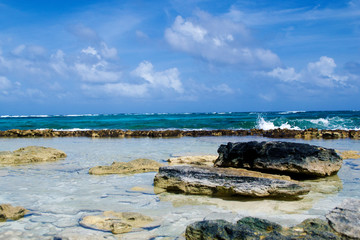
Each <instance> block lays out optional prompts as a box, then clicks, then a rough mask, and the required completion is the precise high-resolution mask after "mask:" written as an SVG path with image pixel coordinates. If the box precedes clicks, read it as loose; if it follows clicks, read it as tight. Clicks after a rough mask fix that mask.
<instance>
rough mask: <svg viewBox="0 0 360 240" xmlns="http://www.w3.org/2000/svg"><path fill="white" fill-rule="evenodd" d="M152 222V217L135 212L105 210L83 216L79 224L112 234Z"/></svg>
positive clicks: (125, 231) (128, 230)
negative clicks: (100, 212)
mask: <svg viewBox="0 0 360 240" xmlns="http://www.w3.org/2000/svg"><path fill="white" fill-rule="evenodd" d="M152 222H153V219H152V218H150V217H148V216H145V215H142V214H140V213H136V212H113V211H106V212H104V213H103V214H102V215H99V216H85V217H83V218H82V219H81V221H80V225H82V226H84V227H87V228H93V229H98V230H104V231H110V232H112V233H114V234H121V233H127V232H130V231H132V230H133V229H134V228H142V227H145V226H148V225H149V224H151V223H152Z"/></svg>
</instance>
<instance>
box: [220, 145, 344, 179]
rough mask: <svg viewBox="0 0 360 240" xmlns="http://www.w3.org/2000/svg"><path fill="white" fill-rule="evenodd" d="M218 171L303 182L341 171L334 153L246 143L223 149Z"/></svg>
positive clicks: (298, 147)
mask: <svg viewBox="0 0 360 240" xmlns="http://www.w3.org/2000/svg"><path fill="white" fill-rule="evenodd" d="M218 153H219V157H218V159H217V160H216V162H215V166H217V167H235V168H247V169H251V170H258V171H265V172H271V173H280V174H287V175H291V176H296V177H299V176H301V178H306V177H305V176H309V177H325V176H330V175H333V174H335V173H337V172H338V171H339V169H340V168H341V165H342V159H341V158H340V156H339V155H337V153H336V152H335V150H334V149H327V148H322V147H318V146H313V145H309V144H304V143H293V142H265V141H264V142H256V141H251V142H243V143H241V142H240V143H231V142H229V143H228V144H227V145H221V146H220V147H219V149H218Z"/></svg>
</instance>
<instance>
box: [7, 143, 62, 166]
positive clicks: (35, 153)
mask: <svg viewBox="0 0 360 240" xmlns="http://www.w3.org/2000/svg"><path fill="white" fill-rule="evenodd" d="M65 157H66V154H65V153H64V152H63V151H60V150H57V149H54V148H47V147H39V146H29V147H25V148H20V149H18V150H15V151H13V152H0V164H5V165H16V164H28V163H38V162H52V161H56V160H59V159H61V158H65Z"/></svg>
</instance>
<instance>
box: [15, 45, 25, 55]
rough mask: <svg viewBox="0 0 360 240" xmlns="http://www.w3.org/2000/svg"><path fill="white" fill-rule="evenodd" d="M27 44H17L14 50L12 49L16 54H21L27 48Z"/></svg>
mask: <svg viewBox="0 0 360 240" xmlns="http://www.w3.org/2000/svg"><path fill="white" fill-rule="evenodd" d="M25 48H26V47H25V45H24V44H21V45H19V46H17V47H16V48H15V49H14V50H13V51H12V53H13V54H14V55H20V54H21V53H22V52H23V51H24V50H25Z"/></svg>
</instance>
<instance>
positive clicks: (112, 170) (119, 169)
mask: <svg viewBox="0 0 360 240" xmlns="http://www.w3.org/2000/svg"><path fill="white" fill-rule="evenodd" d="M161 166H164V165H163V164H161V163H159V162H157V161H155V160H150V159H145V158H138V159H135V160H132V161H130V162H113V163H112V164H111V166H97V167H93V168H91V169H90V170H89V173H90V174H94V175H105V174H135V173H144V172H157V171H158V170H159V167H161Z"/></svg>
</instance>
